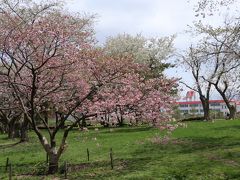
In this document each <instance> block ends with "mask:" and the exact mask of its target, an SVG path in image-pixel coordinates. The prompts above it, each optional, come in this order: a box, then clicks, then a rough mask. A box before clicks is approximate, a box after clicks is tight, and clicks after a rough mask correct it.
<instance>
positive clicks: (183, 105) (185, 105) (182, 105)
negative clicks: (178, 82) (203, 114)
mask: <svg viewBox="0 0 240 180" xmlns="http://www.w3.org/2000/svg"><path fill="white" fill-rule="evenodd" d="M180 107H188V105H187V104H180Z"/></svg>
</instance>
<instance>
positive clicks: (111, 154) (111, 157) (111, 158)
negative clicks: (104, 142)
mask: <svg viewBox="0 0 240 180" xmlns="http://www.w3.org/2000/svg"><path fill="white" fill-rule="evenodd" d="M110 160H111V168H112V169H113V151H112V148H110Z"/></svg>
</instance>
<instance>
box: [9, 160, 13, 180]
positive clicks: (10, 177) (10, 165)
mask: <svg viewBox="0 0 240 180" xmlns="http://www.w3.org/2000/svg"><path fill="white" fill-rule="evenodd" d="M9 180H12V164H11V163H10V164H9Z"/></svg>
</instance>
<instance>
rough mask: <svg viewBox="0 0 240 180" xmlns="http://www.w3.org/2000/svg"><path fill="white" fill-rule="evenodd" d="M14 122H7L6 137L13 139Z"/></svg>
mask: <svg viewBox="0 0 240 180" xmlns="http://www.w3.org/2000/svg"><path fill="white" fill-rule="evenodd" d="M13 126H14V124H12V123H9V124H8V139H13V137H14V127H13Z"/></svg>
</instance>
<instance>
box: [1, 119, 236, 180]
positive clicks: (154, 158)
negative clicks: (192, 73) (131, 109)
mask: <svg viewBox="0 0 240 180" xmlns="http://www.w3.org/2000/svg"><path fill="white" fill-rule="evenodd" d="M161 135H162V134H161V133H160V131H159V130H158V129H154V128H150V127H146V126H143V127H124V128H111V129H109V128H106V129H104V128H103V129H101V128H100V129H95V128H92V129H90V130H89V131H84V132H83V131H79V130H74V131H72V132H71V134H70V135H69V138H68V144H69V145H68V147H67V150H66V151H65V152H64V154H63V156H62V158H61V160H60V164H61V165H62V164H64V162H65V161H66V162H67V163H68V164H69V166H68V167H69V168H68V169H69V171H68V179H168V180H175V179H176V180H181V179H184V180H185V179H192V180H198V179H199V180H200V179H201V180H202V179H204V180H205V179H209V180H214V179H216V180H217V179H240V170H239V169H240V120H228V121H227V120H217V121H215V122H188V123H187V127H181V128H178V129H177V130H175V131H174V132H173V134H172V135H171V139H170V140H168V142H165V141H161V140H160V139H159V137H160V136H161ZM30 136H31V138H30V142H28V143H23V144H18V143H17V140H13V141H9V140H7V139H6V136H5V135H0V166H1V167H0V179H8V174H7V173H5V167H4V166H5V164H6V159H7V157H9V159H10V162H11V163H12V167H13V168H12V169H13V175H14V178H13V179H63V178H64V175H63V174H61V173H59V174H57V175H56V176H54V177H53V176H48V177H46V176H43V175H42V174H43V173H44V172H45V170H46V169H45V167H46V163H45V159H46V155H45V153H44V151H43V149H42V147H41V146H40V144H39V143H38V142H37V138H36V137H35V136H34V134H33V133H30ZM87 148H88V149H89V161H88V160H87ZM110 148H112V149H113V159H114V161H113V165H114V167H113V170H112V169H111V166H110V158H109V151H110ZM60 169H61V168H60Z"/></svg>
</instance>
